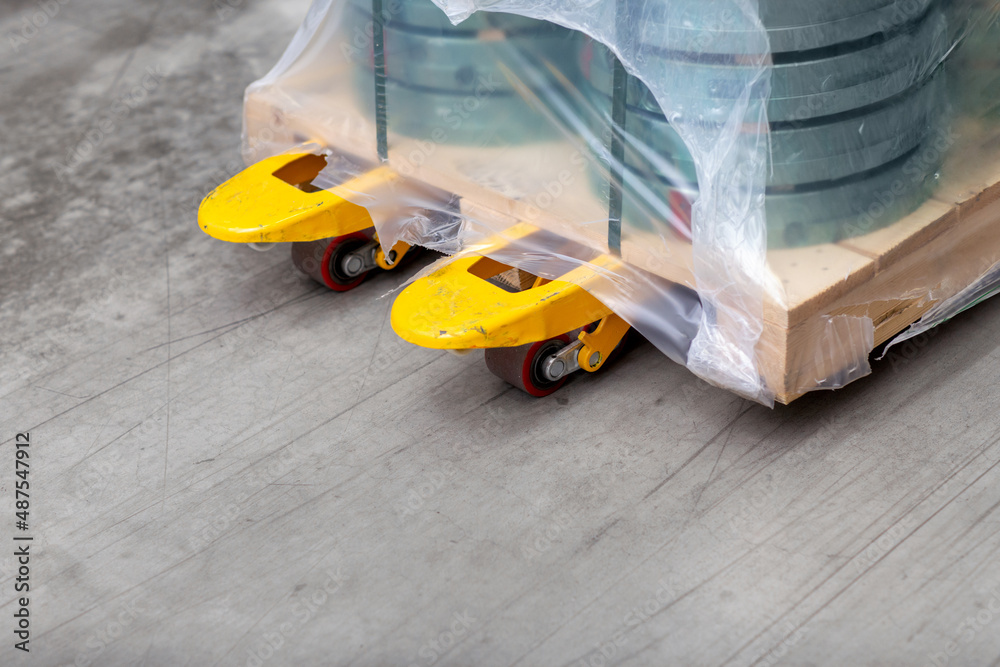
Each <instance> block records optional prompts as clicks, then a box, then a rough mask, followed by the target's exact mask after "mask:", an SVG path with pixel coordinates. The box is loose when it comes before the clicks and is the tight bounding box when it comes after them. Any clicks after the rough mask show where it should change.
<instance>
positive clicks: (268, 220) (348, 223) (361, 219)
mask: <svg viewBox="0 0 1000 667" xmlns="http://www.w3.org/2000/svg"><path fill="white" fill-rule="evenodd" d="M324 166H326V160H325V158H323V157H322V156H320V155H313V154H311V153H306V154H301V153H299V154H287V155H277V156H275V157H272V158H267V159H265V160H261V161H260V162H258V163H257V164H255V165H253V166H252V167H249V168H247V169H245V170H243V171H242V172H240V173H239V174H237V175H236V176H234V177H233V178H231V179H229V180H228V181H226V182H225V183H223V184H222V185H220V186H219V187H217V188H216V189H215V190H213V191H212V192H211V193H210V194H209V195H208V196H207V197H205V199H204V201H202V203H201V208H200V209H199V210H198V224H199V225H200V226H201V228H202V229H203V230H204V231H205V233H206V234H208V235H209V236H212V237H214V238H217V239H220V240H222V241H232V242H235V243H281V242H287V241H315V240H317V239H323V238H328V237H331V236H342V235H344V234H350V233H352V232H358V231H362V230H365V229H368V228H370V227H372V224H373V223H372V220H371V216H369V214H368V211H367V210H365V208H364V207H362V206H358V205H357V204H353V203H351V202H349V201H347V198H348V197H349V196H350V195H349V194H348V193H349V192H354V193H357V192H370V191H372V189H374V188H375V187H378V186H380V185H384V184H386V183H387V182H389V181H391V180H393V179H396V178H398V176H397V175H396V174H395V173H393V172H392V171H391V170H390V169H388V168H387V167H378V168H376V169H373V170H372V171H369V172H367V173H365V174H362V175H361V176H359V177H357V178H356V179H353V180H351V181H348V182H347V183H344V184H343V185H341V186H338V187H335V188H331V189H329V190H319V189H316V188H313V187H311V186H310V185H309V183H310V181H312V179H313V178H315V177H316V175H317V174H318V173H319V172H320V171H321V170H322V169H323V167H324Z"/></svg>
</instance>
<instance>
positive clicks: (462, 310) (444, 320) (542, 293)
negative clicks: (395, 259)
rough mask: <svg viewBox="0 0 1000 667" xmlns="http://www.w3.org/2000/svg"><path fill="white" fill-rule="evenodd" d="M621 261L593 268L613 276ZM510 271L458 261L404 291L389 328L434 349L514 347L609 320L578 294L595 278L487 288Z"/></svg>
mask: <svg viewBox="0 0 1000 667" xmlns="http://www.w3.org/2000/svg"><path fill="white" fill-rule="evenodd" d="M524 227H527V228H528V229H529V230H530V226H527V225H525V226H524ZM518 228H519V229H512V230H508V233H507V234H506V236H508V238H509V237H510V236H512V235H513V236H518V235H522V234H521V232H524V229H523V228H522V226H521V225H519V226H518ZM511 232H513V234H511ZM498 243H499V244H502V241H499V242H498ZM494 247H496V246H494ZM478 250H479V251H482V252H487V251H488V248H487V247H485V246H483V247H481V248H479V249H478ZM618 261H620V260H617V259H614V258H611V257H607V256H606V257H602V258H600V259H599V260H598V261H596V262H595V264H598V265H603V266H606V267H609V268H610V266H611V264H613V263H614V262H618ZM509 268H510V267H508V266H506V265H504V264H501V263H500V262H497V261H495V260H492V259H489V258H488V257H484V256H482V255H479V254H469V255H464V256H460V257H458V258H457V259H455V260H453V261H451V262H450V263H449V264H446V265H445V266H443V267H442V268H440V269H438V270H436V271H434V272H433V273H431V274H429V275H427V276H424V277H423V278H420V279H418V280H416V281H414V282H413V283H412V284H411V285H410V286H409V287H407V288H406V289H405V290H403V292H402V293H401V294H400V295H399V296H398V297H397V298H396V302H395V303H394V304H393V307H392V317H391V321H392V328H393V329H394V330H395V331H396V333H397V334H398V335H399V336H400V337H401V338H403V339H404V340H406V341H409V342H411V343H414V344H416V345H420V346H422V347H427V348H432V349H439V350H462V349H473V348H491V347H516V346H518V345H524V344H525V343H533V342H537V341H540V340H546V339H549V338H552V337H554V336H560V335H562V334H565V333H566V332H567V331H572V330H573V329H578V328H580V327H583V326H586V325H587V324H590V323H591V322H595V321H597V320H602V319H605V318H607V317H608V316H609V315H611V314H612V313H611V310H610V309H609V308H608V307H607V306H605V305H604V304H602V303H601V302H600V301H598V300H597V299H596V298H595V297H593V296H591V295H590V293H588V292H587V291H586V290H585V289H584V288H583V287H581V286H580V285H587V283H588V282H590V281H592V280H594V279H595V278H596V273H595V270H594V268H592V267H589V266H586V265H584V266H580V267H578V268H576V269H573V270H572V271H570V272H569V273H567V274H566V275H565V276H562V278H561V279H560V280H553V281H536V282H535V286H534V287H532V288H531V289H527V290H524V291H520V292H508V291H507V290H505V289H503V288H501V287H498V286H496V285H494V284H492V283H490V282H487V281H488V279H489V278H491V277H493V276H495V275H498V274H499V273H502V272H503V271H505V270H507V269H509ZM599 340H600V339H599ZM602 349H603V348H602Z"/></svg>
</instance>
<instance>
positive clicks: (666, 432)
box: [0, 0, 1000, 667]
mask: <svg viewBox="0 0 1000 667" xmlns="http://www.w3.org/2000/svg"><path fill="white" fill-rule="evenodd" d="M42 5H47V6H49V8H50V9H51V8H52V6H57V7H58V12H57V13H56V15H55V16H54V17H53V18H51V19H50V20H48V22H47V24H46V25H45V26H43V27H42V28H41V29H39V30H37V31H35V32H33V31H31V30H30V29H29V30H25V32H24V34H27V35H29V36H30V38H26V39H24V40H16V39H12V38H11V37H10V36H11V35H12V34H15V35H22V36H23V34H22V30H23V29H24V28H25V23H24V20H28V21H30V20H31V17H32V16H34V15H35V14H36V13H37V12H39V11H41V10H40V9H39V8H40V7H41V6H42ZM304 9H305V3H304V2H302V0H296V1H295V2H286V1H284V0H283V1H282V2H280V3H279V2H277V0H274V1H272V2H264V1H263V0H255V1H251V2H246V1H244V0H230V1H229V3H228V4H226V3H225V0H218V1H217V2H215V3H214V4H213V3H212V2H208V0H205V1H204V2H199V3H196V2H193V1H191V0H185V1H182V2H167V1H166V0H164V1H162V2H142V3H140V2H133V3H126V2H125V1H124V0H100V1H97V0H91V1H89V2H87V3H83V2H63V4H60V3H59V2H56V1H55V0H53V1H52V2H49V3H41V4H38V3H36V2H33V1H31V2H29V1H27V0H23V1H20V2H12V1H11V0H7V1H6V2H4V4H3V6H2V9H0V34H2V35H4V40H3V42H4V43H3V44H0V48H2V49H3V54H4V55H3V59H2V61H0V62H2V65H0V91H2V96H0V124H2V125H0V128H2V130H0V132H2V137H3V143H2V148H3V150H2V152H0V212H2V213H0V215H2V221H0V231H2V233H3V236H4V243H3V244H2V250H0V252H2V256H3V261H2V263H0V290H2V292H0V293H2V299H0V337H2V368H0V382H2V392H0V416H2V426H3V432H2V434H0V441H2V442H3V445H2V447H0V457H2V459H3V461H4V463H3V464H2V465H0V471H3V472H2V475H3V478H2V479H0V491H2V501H0V505H2V506H3V507H5V508H8V507H10V505H11V504H12V503H13V489H12V487H13V482H14V477H13V456H14V453H13V438H14V435H15V433H16V432H18V431H27V430H30V432H31V439H32V450H31V451H32V458H31V465H32V468H31V480H32V489H31V493H32V500H31V502H32V506H31V526H32V528H31V533H32V534H33V535H34V536H35V542H34V543H33V560H32V573H31V577H32V580H31V584H32V591H31V607H30V608H31V620H32V626H31V627H32V638H31V644H30V647H31V653H30V655H24V654H22V653H20V652H18V651H15V650H14V649H13V643H14V638H13V635H12V633H11V631H12V630H13V617H12V614H13V610H14V592H13V583H14V582H13V577H14V576H15V574H16V568H15V563H14V558H13V557H12V553H13V547H12V546H10V545H13V544H14V543H13V542H11V541H10V537H11V534H12V533H13V532H14V525H13V523H14V517H13V516H11V515H12V514H13V508H12V507H10V509H5V510H4V512H5V517H4V519H3V520H2V521H0V526H2V535H3V539H4V542H3V544H4V546H3V547H2V548H0V553H2V554H3V555H2V556H0V568H2V572H0V577H2V579H3V581H2V583H0V586H2V593H0V600H2V602H3V606H2V607H0V637H3V638H4V639H3V643H2V646H0V664H4V665H7V664H12V665H14V664H33V665H68V664H76V665H87V664H94V665H261V664H268V665H310V664H336V665H404V666H407V665H419V666H429V665H431V664H435V663H436V664H442V665H484V666H486V665H498V666H499V665H515V664H516V665H546V666H548V665H574V666H578V665H579V666H583V665H594V666H595V667H596V666H599V665H605V664H608V665H749V664H765V665H766V664H776V663H783V664H789V665H811V664H828V665H853V664H856V665H862V664H863V665H925V664H927V665H930V664H938V665H943V664H946V663H947V664H949V665H987V664H1000V661H998V657H1000V632H998V628H1000V620H995V619H998V618H1000V616H998V613H1000V562H998V559H997V558H996V552H997V547H998V544H1000V511H998V508H1000V467H998V466H997V462H998V461H1000V419H998V417H997V405H998V404H1000V390H998V388H997V386H996V383H995V379H996V377H997V371H998V369H1000V354H998V344H997V338H998V337H997V334H996V332H997V331H998V330H1000V301H998V302H994V303H986V304H984V305H982V306H980V307H978V308H977V309H975V310H974V311H972V312H970V313H967V314H965V315H963V316H961V317H959V318H958V319H957V320H955V321H953V322H952V323H950V324H949V325H947V326H946V327H944V328H943V329H941V330H939V331H938V332H937V333H936V334H934V335H931V336H928V337H924V338H922V339H919V340H918V341H917V342H918V343H919V344H915V345H911V346H909V347H908V348H905V349H904V350H903V351H901V352H897V353H894V354H893V355H891V356H890V358H889V359H888V360H886V361H884V362H880V363H877V364H876V365H875V374H874V375H873V376H872V377H870V378H867V379H865V380H862V381H861V382H859V383H857V384H856V385H853V386H851V387H849V388H847V389H846V390H844V391H841V392H837V393H825V394H820V395H813V396H809V397H806V398H805V399H803V400H801V401H800V402H798V403H796V404H795V405H793V406H791V407H788V408H780V407H779V408H777V409H775V410H773V411H771V410H767V409H765V408H763V407H760V406H757V405H754V404H750V403H748V402H746V401H743V400H741V399H739V398H736V397H734V396H733V395H731V394H728V393H726V392H724V391H720V390H717V389H714V388H711V387H709V386H708V385H706V384H704V383H702V382H700V381H699V380H697V379H695V378H694V377H693V376H691V375H690V374H689V373H688V372H687V371H686V370H685V369H683V368H680V367H678V366H676V365H674V364H673V363H671V362H669V361H668V360H666V359H665V358H663V357H662V356H660V355H659V354H658V353H656V351H655V350H653V349H652V348H651V347H649V346H648V345H644V346H640V347H639V348H637V349H635V350H633V351H632V352H631V353H630V354H629V355H628V356H626V357H625V358H624V359H623V360H622V361H621V363H619V364H618V365H617V366H616V367H615V368H613V369H612V370H610V371H609V372H605V373H602V374H600V375H598V376H594V377H585V378H579V379H577V380H575V381H573V382H571V383H570V384H569V385H568V386H567V387H566V388H565V389H564V390H563V391H562V392H561V394H559V396H558V398H555V397H553V398H551V399H549V400H532V399H529V398H527V397H525V396H523V395H521V394H519V393H518V392H516V391H514V390H511V389H510V388H508V387H507V386H505V385H504V384H503V383H502V382H500V381H499V380H497V379H495V378H494V377H493V376H491V375H490V374H489V373H488V371H487V370H486V369H485V367H484V365H483V363H482V360H481V358H479V356H478V355H470V356H466V357H457V356H452V355H448V354H444V353H438V352H431V351H427V350H422V349H417V348H414V347H412V346H409V345H407V344H405V343H403V342H401V341H400V340H399V339H398V338H396V336H395V335H394V334H393V332H392V330H391V328H390V327H389V325H388V312H389V308H390V306H391V303H392V299H391V297H388V298H381V299H380V298H379V297H380V296H381V295H382V294H384V293H385V292H387V291H388V290H389V289H391V288H393V287H395V286H397V285H398V284H399V282H400V280H401V277H400V276H394V275H386V276H382V277H379V278H378V279H375V280H371V281H369V282H367V283H366V284H365V285H364V286H362V287H361V288H360V289H358V290H356V291H355V292H352V293H350V294H343V295H337V294H332V293H328V292H326V291H324V290H322V289H320V288H317V287H316V286H315V285H313V284H310V283H309V282H307V281H305V280H303V279H300V278H299V277H297V276H296V275H295V274H294V273H293V272H292V270H291V268H290V265H289V263H288V258H287V255H286V252H285V251H284V250H281V251H279V252H274V253H270V254H261V253H254V252H252V251H250V250H247V249H246V248H242V247H236V246H232V245H228V244H223V243H219V242H215V241H213V240H212V239H209V238H208V237H206V236H205V235H203V234H202V233H200V232H199V230H198V229H197V227H196V226H195V222H194V216H195V212H196V207H197V203H198V200H199V198H200V197H201V196H202V195H203V194H204V193H205V192H206V191H207V190H208V189H209V188H210V187H212V186H213V185H214V184H216V183H217V182H219V181H220V180H221V179H223V178H225V177H226V176H228V175H230V174H231V173H233V172H234V171H235V170H236V168H237V165H236V163H235V162H234V158H235V157H236V155H237V151H238V145H239V132H240V105H241V94H242V89H243V87H244V86H245V85H246V84H247V83H248V82H250V81H251V80H252V79H254V78H255V77H256V76H259V75H260V74H262V73H263V72H265V71H266V69H267V68H268V67H269V66H270V64H271V63H273V62H274V61H275V60H276V58H277V56H278V55H279V54H280V52H281V50H282V47H283V46H284V44H285V43H287V41H288V40H289V38H290V36H291V34H292V32H293V31H294V28H295V25H296V23H297V21H298V20H299V18H301V16H302V14H303V12H304ZM220 10H222V11H221V12H220ZM36 32H37V34H36ZM15 46H16V47H17V50H15ZM147 68H152V69H151V70H149V69H147ZM150 72H152V74H150ZM144 78H145V84H146V90H145V91H144V90H143V88H142V86H143V82H144ZM136 86H139V88H136ZM116 103H118V106H115V104H116ZM121 103H125V104H126V106H127V107H128V115H127V116H126V117H124V118H119V119H118V120H116V121H113V122H112V125H111V126H109V125H108V123H107V122H102V121H103V120H106V119H108V118H110V117H111V116H112V115H113V113H114V111H113V110H114V109H116V108H117V109H119V110H121V109H122V107H121V106H120V105H121ZM71 150H75V151H76V153H78V154H80V157H79V158H72V157H71V155H70V151H71ZM7 512H9V513H10V514H9V515H8V514H6V513H7ZM991 609H992V610H991Z"/></svg>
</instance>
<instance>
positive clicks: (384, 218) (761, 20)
mask: <svg viewBox="0 0 1000 667" xmlns="http://www.w3.org/2000/svg"><path fill="white" fill-rule="evenodd" d="M998 6H1000V5H998V4H992V3H990V2H986V1H985V0H984V1H981V2H973V1H971V0H966V1H960V0H951V1H943V0H936V1H934V0H809V1H808V2H802V1H801V0H759V4H758V1H757V0H718V1H716V2H698V1H696V0H588V1H586V2H570V1H569V0H557V1H553V2H547V3H538V2H533V1H532V2H529V1H528V0H488V1H487V0H433V2H432V1H431V0H376V2H375V3H373V2H371V1H370V0H316V2H315V3H314V5H313V6H312V8H311V9H310V12H309V15H308V17H307V19H306V21H305V22H304V23H303V25H302V27H301V28H300V30H299V32H298V34H297V35H296V36H295V38H294V40H293V41H292V43H291V45H290V46H289V48H288V50H287V52H286V53H285V54H284V56H283V57H282V59H281V60H280V62H279V63H278V64H277V65H276V66H275V67H274V69H273V70H272V71H271V72H270V73H269V74H268V75H267V76H265V77H264V78H263V79H261V80H260V81H258V82H256V83H254V84H253V85H251V86H250V88H249V89H248V91H247V95H246V114H245V128H244V129H245V134H244V152H245V155H244V157H245V159H246V161H247V162H248V163H253V162H256V161H259V160H261V159H263V158H265V157H269V156H272V155H276V154H279V153H282V152H287V151H292V150H298V151H301V150H309V151H311V152H316V153H321V154H323V155H324V157H325V159H326V166H325V167H324V168H323V169H322V170H321V171H320V172H319V173H318V174H316V175H315V178H313V179H312V185H313V186H314V187H318V188H332V187H336V186H340V188H341V191H343V190H344V189H346V190H347V191H348V192H349V195H347V196H348V198H349V200H350V201H351V202H353V203H355V204H359V205H361V206H364V207H365V208H366V209H367V210H368V212H369V214H370V215H371V217H372V220H373V221H374V223H375V227H376V229H377V230H378V234H379V239H380V241H381V243H382V246H383V247H385V248H390V247H392V245H393V244H394V243H395V242H396V241H397V240H401V241H405V242H407V243H410V244H412V245H419V246H424V247H427V248H431V249H433V250H437V251H440V252H442V253H444V254H445V255H446V257H445V258H443V259H442V260H440V262H439V263H438V264H436V265H434V266H433V267H431V269H429V270H428V271H430V270H436V269H437V268H439V267H440V265H441V264H442V263H447V262H450V261H455V259H456V258H460V257H463V256H468V255H469V254H483V255H487V256H489V257H490V258H492V259H494V260H496V261H498V262H501V263H502V264H504V265H507V266H510V267H516V268H518V269H521V270H523V271H525V272H527V273H530V274H532V275H533V276H537V277H541V278H544V279H549V280H556V279H563V280H573V277H572V276H573V270H574V269H575V268H578V267H587V268H588V269H590V271H589V274H588V278H587V280H586V282H585V284H583V283H581V287H584V288H585V289H586V290H587V291H588V292H589V293H590V294H592V295H593V296H595V297H596V298H597V299H598V300H599V301H600V302H602V303H603V304H605V305H606V306H607V307H609V308H610V309H611V310H613V311H614V312H615V313H617V314H618V315H620V316H621V317H622V318H624V319H625V320H626V321H627V322H628V323H629V324H631V325H632V326H633V327H634V328H635V329H637V330H638V331H639V332H640V333H642V334H643V335H644V336H645V337H646V338H647V339H649V340H650V341H651V342H652V343H653V344H655V345H656V346H657V347H658V348H659V349H660V350H662V351H663V352H664V353H665V354H668V355H669V356H670V357H671V358H672V359H674V360H675V361H677V362H678V363H682V364H685V365H686V366H687V367H688V368H689V369H691V370H692V371H693V372H694V373H696V374H697V375H699V376H700V377H702V378H704V379H705V380H707V381H709V382H711V383H713V384H716V385H718V386H721V387H725V388H727V389H730V390H732V391H735V392H737V393H739V394H741V395H743V396H746V397H748V398H751V399H753V400H756V401H758V402H761V403H764V404H772V403H773V402H774V401H775V400H779V401H782V402H788V401H790V400H793V399H794V398H796V397H797V396H799V395H801V394H804V393H806V392H808V391H812V390H815V389H829V388H836V387H840V386H843V385H844V384H846V383H848V382H851V381H854V380H856V379H857V378H859V377H861V376H863V375H865V374H867V373H868V372H870V369H869V366H868V362H867V360H868V356H869V354H870V353H871V351H872V349H873V348H874V347H875V346H876V345H877V344H880V343H882V342H884V341H885V340H887V339H889V338H891V337H892V336H895V335H896V334H898V333H899V332H900V331H901V330H902V329H904V328H905V327H906V326H908V325H909V324H911V323H912V322H914V321H916V320H917V319H919V318H920V316H921V315H923V314H924V313H926V312H927V311H929V310H931V309H932V308H935V306H937V308H935V310H934V311H933V312H939V311H941V308H942V307H943V306H942V304H946V303H949V300H952V299H956V298H957V299H963V298H964V297H963V295H964V294H966V293H967V292H968V291H969V290H970V289H972V290H973V291H975V293H976V294H982V293H984V291H989V290H988V287H989V286H988V285H987V286H986V287H984V285H983V281H984V280H987V279H990V280H994V282H995V277H996V272H995V271H993V272H990V271H989V269H990V267H993V266H994V265H995V264H996V263H997V262H1000V242H998V237H1000V234H993V232H992V230H991V227H997V226H1000V222H998V223H997V224H995V225H992V226H991V225H990V224H989V222H988V221H980V222H976V221H975V220H972V219H973V218H975V217H976V216H980V217H981V218H984V220H985V219H986V218H989V216H993V219H997V218H1000V212H998V211H997V210H996V209H997V206H992V208H991V206H990V202H991V201H992V200H993V199H994V198H995V197H996V193H995V192H994V191H995V190H996V188H994V187H993V186H994V185H995V184H996V182H997V180H1000V143H997V142H996V138H997V137H998V136H1000V129H998V116H1000V113H998V108H1000V105H998V97H997V93H996V91H997V87H996V83H997V79H998V72H1000V70H998V69H997V67H998V66H1000V53H998V46H997V45H998V43H1000V40H998V39H997V37H998V36H1000V30H998V29H997V12H998ZM373 8H374V9H375V10H376V11H379V10H380V13H379V14H378V15H377V16H376V15H373ZM376 19H378V20H376ZM383 68H384V75H385V76H384V79H381V78H380V77H379V76H378V75H379V74H380V73H381V72H383ZM991 142H992V143H991ZM303 146H308V147H309V148H307V149H303V148H302V147H303ZM376 167H381V168H384V169H388V170H390V171H391V172H392V173H393V174H395V176H396V177H394V178H389V179H384V180H383V181H382V182H380V183H379V184H377V185H373V186H370V187H367V186H366V187H365V188H364V189H360V188H358V187H357V186H356V184H357V183H358V180H357V179H358V178H359V177H360V176H363V175H364V174H365V173H368V172H371V170H373V169H375V168H376ZM970 220H972V226H970ZM525 225H529V226H530V230H531V232H530V233H524V226H525ZM970 248H972V249H974V250H973V251H970V250H969V249H970ZM567 276H568V277H567ZM990 276H992V277H993V278H989V277H990ZM987 282H988V281H987ZM974 283H975V287H970V286H972V285H973V284H974ZM442 307H447V304H446V305H445V306H442ZM945 312H947V308H946V307H945Z"/></svg>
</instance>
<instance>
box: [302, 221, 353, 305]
mask: <svg viewBox="0 0 1000 667" xmlns="http://www.w3.org/2000/svg"><path fill="white" fill-rule="evenodd" d="M369 241H371V239H370V238H368V237H367V236H366V235H365V234H363V233H361V232H354V233H351V234H345V235H344V236H335V237H333V238H330V239H320V240H318V241H300V242H297V243H293V244H292V263H293V264H295V266H296V267H297V268H298V269H299V270H300V271H302V272H303V273H305V274H306V275H308V276H309V277H310V278H312V279H313V280H315V281H316V282H318V283H320V284H321V285H326V286H327V287H329V288H330V289H332V290H333V291H335V292H347V291H349V290H352V289H354V288H355V287H357V286H358V285H360V284H361V283H362V282H363V281H364V279H365V277H366V276H367V275H368V272H367V271H365V272H364V273H361V274H360V275H357V276H354V277H351V276H348V275H346V274H345V273H344V272H343V270H342V269H341V260H343V258H344V257H345V256H346V255H347V254H348V253H351V252H354V251H355V250H357V249H358V248H360V247H361V246H363V245H365V244H366V243H368V242H369Z"/></svg>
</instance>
